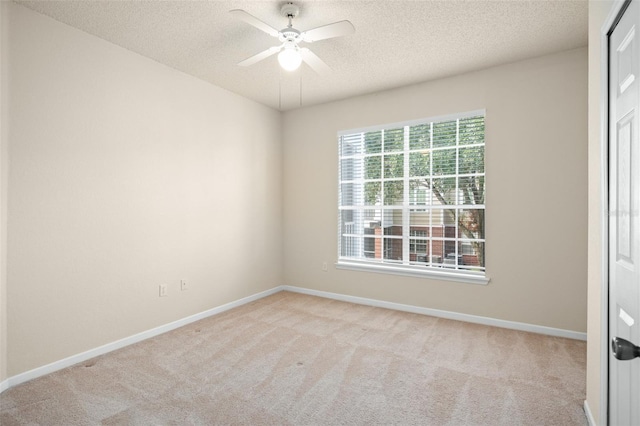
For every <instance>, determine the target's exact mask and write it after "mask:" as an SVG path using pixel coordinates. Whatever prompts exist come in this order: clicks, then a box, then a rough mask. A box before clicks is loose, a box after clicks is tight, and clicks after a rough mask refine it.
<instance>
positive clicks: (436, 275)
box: [336, 260, 490, 285]
mask: <svg viewBox="0 0 640 426" xmlns="http://www.w3.org/2000/svg"><path fill="white" fill-rule="evenodd" d="M336 268H337V269H348V270H352V271H362V272H377V273H382V274H392V275H404V276H409V277H418V278H431V279H435V280H442V281H455V282H461V283H467V284H480V285H487V284H488V283H489V280H490V279H489V277H486V276H483V275H476V274H471V273H464V272H460V271H455V272H454V271H445V270H443V271H439V270H436V269H433V268H429V269H427V268H425V269H418V268H417V267H415V266H404V265H389V264H375V263H365V262H353V261H345V260H341V261H338V263H336Z"/></svg>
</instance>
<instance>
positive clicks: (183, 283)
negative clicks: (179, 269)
mask: <svg viewBox="0 0 640 426" xmlns="http://www.w3.org/2000/svg"><path fill="white" fill-rule="evenodd" d="M180 290H182V291H185V290H189V287H187V280H180Z"/></svg>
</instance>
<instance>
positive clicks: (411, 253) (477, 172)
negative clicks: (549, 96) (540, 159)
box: [338, 111, 487, 283]
mask: <svg viewBox="0 0 640 426" xmlns="http://www.w3.org/2000/svg"><path fill="white" fill-rule="evenodd" d="M338 143H339V162H340V164H339V185H340V187H339V207H338V213H339V237H340V238H339V240H338V241H339V260H338V267H353V268H356V269H367V270H369V269H375V270H380V271H384V272H396V273H409V274H411V275H415V274H418V275H429V274H433V275H438V276H440V277H443V276H449V277H450V279H453V278H455V279H462V280H463V281H465V280H467V281H471V282H483V283H486V282H487V280H486V279H484V276H485V234H484V225H485V204H484V202H485V201H484V199H485V169H484V147H485V140H484V111H475V112H472V113H466V114H459V115H456V116H454V117H446V118H436V119H426V120H421V121H416V122H411V123H400V124H394V125H388V126H381V127H377V128H369V129H359V130H351V131H345V132H340V133H339V134H338ZM451 277H453V278H451Z"/></svg>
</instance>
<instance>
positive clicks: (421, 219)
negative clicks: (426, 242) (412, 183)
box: [409, 209, 431, 236]
mask: <svg viewBox="0 0 640 426" xmlns="http://www.w3.org/2000/svg"><path fill="white" fill-rule="evenodd" d="M409 221H410V222H409V225H410V227H411V231H414V230H424V231H425V232H426V233H427V234H426V235H425V236H430V235H431V234H430V231H429V227H430V225H431V211H430V210H414V209H411V210H410V211H409Z"/></svg>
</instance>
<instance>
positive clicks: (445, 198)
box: [431, 177, 456, 205]
mask: <svg viewBox="0 0 640 426" xmlns="http://www.w3.org/2000/svg"><path fill="white" fill-rule="evenodd" d="M455 201H456V178H454V177H450V178H433V183H432V188H431V204H435V205H446V204H455Z"/></svg>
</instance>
